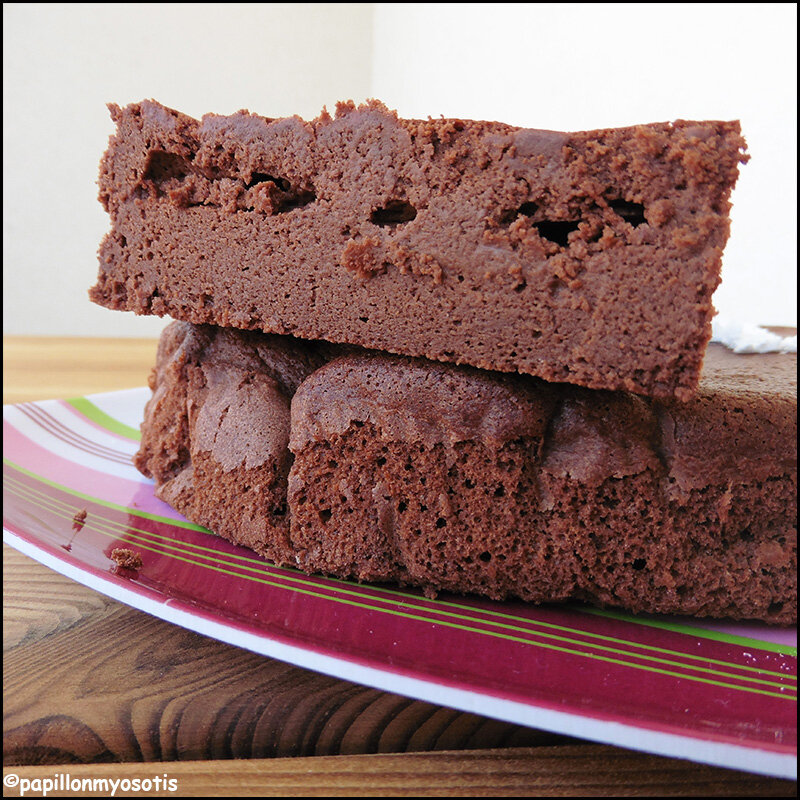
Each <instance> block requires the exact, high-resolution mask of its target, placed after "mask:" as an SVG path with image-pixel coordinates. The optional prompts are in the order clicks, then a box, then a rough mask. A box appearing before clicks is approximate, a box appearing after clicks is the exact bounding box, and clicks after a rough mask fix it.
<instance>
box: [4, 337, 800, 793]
mask: <svg viewBox="0 0 800 800" xmlns="http://www.w3.org/2000/svg"><path fill="white" fill-rule="evenodd" d="M155 348H156V344H155V342H154V341H152V340H131V339H104V340H93V339H51V338H41V339H37V338H23V337H12V338H6V339H4V348H3V349H4V368H3V379H4V380H3V401H4V402H6V403H8V402H21V401H24V400H37V399H46V398H53V397H69V396H76V395H81V394H86V393H90V392H99V391H110V390H116V389H126V388H131V387H135V386H142V385H144V384H145V383H146V381H147V376H148V374H149V371H150V368H151V366H152V364H153V362H154V359H155ZM3 647H4V653H5V658H4V675H3V704H4V721H3V756H4V764H5V765H6V767H5V768H4V775H6V776H8V775H9V774H12V773H13V774H15V775H17V776H19V777H22V778H29V779H30V778H34V777H39V778H48V777H52V776H53V775H54V774H59V773H69V775H70V777H71V778H72V779H74V778H78V777H83V776H89V777H95V778H101V777H108V778H116V779H122V778H126V777H128V778H133V777H139V778H147V777H150V778H153V777H155V776H158V777H159V778H161V779H162V780H163V779H164V778H163V776H165V775H166V776H168V777H169V778H174V779H176V780H177V781H178V789H177V791H176V792H172V791H169V792H167V794H168V795H171V796H193V795H198V794H204V795H215V796H226V795H238V794H242V795H261V796H266V795H271V796H281V795H283V796H293V795H315V794H316V795H343V796H348V795H349V796H388V795H392V796H401V795H422V796H503V795H506V796H509V795H512V796H513V795H522V796H584V797H586V796H614V795H628V796H630V795H634V796H636V795H638V796H657V795H662V796H720V797H722V796H754V797H755V796H760V797H767V796H786V797H789V796H794V795H796V793H797V784H796V783H795V782H793V781H785V780H777V779H771V778H763V777H759V776H756V775H749V774H746V773H741V772H736V771H733V770H726V769H719V768H714V767H706V766H702V765H698V764H692V763H690V762H686V761H680V760H676V759H669V758H661V757H657V756H650V755H646V754H642V753H636V752H633V751H628V750H623V749H620V748H615V747H608V746H604V745H599V744H595V743H591V742H584V741H580V740H576V739H569V738H567V737H564V736H558V735H555V734H551V733H547V732H544V731H538V730H533V729H529V728H523V727H521V726H518V725H513V724H510V723H504V722H498V721H496V720H491V719H488V718H485V717H480V716H476V715H474V714H467V713H462V712H458V711H453V710H450V709H447V708H443V707H440V706H436V705H433V704H431V703H425V702H421V701H416V700H409V699H407V698H404V697H401V696H399V695H394V694H390V693H387V692H381V691H377V690H375V689H368V688H365V687H363V686H358V685H355V684H352V683H347V682H345V681H340V680H336V679H334V678H329V677H326V676H323V675H318V674H316V673H313V672H309V671H307V670H303V669H299V668H297V667H293V666H290V665H287V664H284V663H282V662H279V661H276V660H272V659H269V658H266V657H263V656H259V655H255V654H253V653H250V652H248V651H245V650H241V649H239V648H236V647H232V646H230V645H226V644H222V643H221V642H218V641H215V640H213V639H207V638H205V637H203V636H200V635H198V634H195V633H192V632H189V631H186V630H183V629H181V628H178V627H175V626H173V625H170V624H168V623H166V622H162V621H161V620H159V619H156V618H154V617H151V616H148V615H147V614H144V613H142V612H140V611H136V610H134V609H131V608H129V607H127V606H125V605H122V604H121V603H118V602H116V601H114V600H110V599H108V598H106V597H105V596H103V595H100V594H98V593H96V592H94V591H92V590H90V589H87V588H85V587H83V586H81V585H79V584H77V583H74V582H72V581H70V580H69V579H67V578H64V577H62V576H60V575H58V574H56V573H54V572H52V571H51V570H49V569H47V568H45V567H42V566H40V565H39V564H37V563H36V562H34V561H32V560H31V559H29V558H27V557H25V556H23V555H21V554H19V553H17V552H16V551H14V550H12V549H11V548H8V547H5V546H4V549H3ZM119 762H125V763H119ZM10 765H23V766H10ZM37 765H39V766H37ZM41 765H46V766H41ZM53 765H58V766H53ZM15 791H16V790H14V789H13V788H12V789H6V790H5V791H4V794H7V795H9V796H13V795H14V792H15ZM121 794H123V792H121V791H118V792H117V795H118V796H119V795H121ZM48 795H49V796H58V793H57V792H49V793H48Z"/></svg>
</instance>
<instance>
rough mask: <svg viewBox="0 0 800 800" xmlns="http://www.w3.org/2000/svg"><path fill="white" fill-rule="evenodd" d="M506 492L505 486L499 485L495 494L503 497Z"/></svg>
mask: <svg viewBox="0 0 800 800" xmlns="http://www.w3.org/2000/svg"><path fill="white" fill-rule="evenodd" d="M505 493H506V490H505V487H504V486H498V487H497V488H496V489H495V490H494V496H495V497H503V496H504V495H505Z"/></svg>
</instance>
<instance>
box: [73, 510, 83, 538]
mask: <svg viewBox="0 0 800 800" xmlns="http://www.w3.org/2000/svg"><path fill="white" fill-rule="evenodd" d="M85 522H86V509H85V508H83V509H81V510H80V511H78V512H76V513H75V516H74V517H73V518H72V530H74V531H75V533H78V532H79V531H80V530H81V528H83V526H84V523H85Z"/></svg>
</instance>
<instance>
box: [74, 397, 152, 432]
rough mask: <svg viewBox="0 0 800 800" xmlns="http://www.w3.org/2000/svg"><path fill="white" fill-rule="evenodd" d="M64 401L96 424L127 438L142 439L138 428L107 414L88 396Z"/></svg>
mask: <svg viewBox="0 0 800 800" xmlns="http://www.w3.org/2000/svg"><path fill="white" fill-rule="evenodd" d="M64 402H66V403H68V404H69V405H71V406H72V407H73V408H74V409H75V410H76V411H78V412H79V413H81V414H83V416H84V417H86V418H87V419H90V420H91V421H92V422H94V423H95V425H99V426H100V427H101V428H105V429H106V430H107V431H111V432H112V433H116V434H118V435H119V436H124V437H125V438H126V439H132V440H133V441H134V442H141V441H142V434H141V432H140V431H139V430H137V429H136V428H131V426H130V425H126V424H125V423H124V422H120V421H119V420H118V419H114V417H112V416H110V415H109V414H106V412H105V411H103V409H102V408H98V407H97V406H96V405H95V404H94V403H93V402H92V401H91V400H89V399H87V398H86V397H72V398H70V399H68V400H65V401H64Z"/></svg>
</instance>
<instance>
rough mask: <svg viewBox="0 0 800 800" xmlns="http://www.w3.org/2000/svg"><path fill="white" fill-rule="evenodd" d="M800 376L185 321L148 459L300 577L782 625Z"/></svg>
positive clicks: (160, 379)
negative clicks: (584, 369)
mask: <svg viewBox="0 0 800 800" xmlns="http://www.w3.org/2000/svg"><path fill="white" fill-rule="evenodd" d="M325 358H328V359H332V360H329V361H327V363H324V364H323V363H322V362H323V360H324V359H325ZM796 367H797V358H796V355H794V354H792V355H789V354H772V355H735V354H733V353H731V352H730V351H727V350H726V349H725V348H723V347H721V346H719V345H711V346H710V348H709V351H708V357H707V360H706V366H705V370H704V374H703V379H702V381H701V385H700V389H699V391H698V393H697V395H696V397H695V398H694V399H693V400H691V401H690V402H688V403H681V402H677V401H654V400H649V399H645V398H642V397H638V396H636V395H633V394H629V393H621V392H608V391H591V390H587V389H583V388H580V387H575V386H570V385H553V384H548V383H545V382H543V381H540V380H537V379H534V378H529V377H526V376H511V375H503V374H500V373H491V372H487V371H481V370H475V369H472V368H469V367H457V366H453V365H446V364H439V363H434V362H430V361H425V360H422V359H410V358H404V357H399V356H391V355H385V354H377V353H364V352H349V353H346V354H344V355H339V356H338V357H337V354H336V353H335V352H330V351H329V352H328V353H327V354H325V355H322V354H320V353H319V352H318V350H317V348H316V346H315V345H303V344H300V343H298V342H292V341H291V340H285V339H281V338H278V337H270V336H262V335H259V334H252V333H249V334H248V333H241V332H233V331H226V330H220V329H217V328H213V327H210V326H205V327H201V328H195V327H194V326H191V325H186V324H183V323H174V324H173V325H172V326H171V327H170V328H168V329H167V332H165V334H164V342H163V343H162V347H161V349H160V353H159V363H158V366H157V369H156V371H155V372H154V382H153V385H154V389H155V394H154V399H153V401H151V403H150V404H149V406H148V409H147V412H146V419H145V423H144V426H143V440H142V450H141V451H140V453H139V455H138V457H137V465H138V466H139V468H140V469H141V470H142V471H143V472H144V473H145V474H148V475H153V476H154V477H155V479H156V484H157V491H158V493H159V495H160V496H161V497H162V498H164V499H165V500H167V501H168V502H170V503H172V504H173V505H174V506H175V507H176V508H177V509H178V510H180V511H181V512H183V513H184V514H186V516H188V517H189V518H190V519H192V520H193V521H195V522H198V523H200V524H203V525H207V526H209V527H211V528H212V529H213V530H214V531H215V532H217V533H218V534H220V535H221V536H224V537H225V538H228V539H231V540H233V541H236V542H239V543H243V544H247V545H248V546H250V547H252V548H253V549H255V550H256V551H257V552H259V553H261V554H262V555H265V556H266V557H268V558H271V559H274V560H277V561H279V562H280V563H283V564H293V565H295V566H297V567H299V568H300V569H302V570H304V571H307V572H322V573H327V574H331V575H336V576H339V577H343V578H348V577H353V578H357V579H360V580H370V581H397V582H401V583H405V584H410V585H414V586H419V587H422V588H423V589H425V590H426V591H427V592H429V593H435V592H437V591H442V590H446V591H452V592H463V593H467V592H468V593H477V594H481V595H485V596H488V597H491V598H496V599H503V598H510V597H518V598H522V599H524V600H528V601H532V602H550V601H563V600H573V599H578V600H585V601H588V602H592V603H597V604H601V605H608V606H615V607H620V608H624V609H628V610H630V611H635V612H658V613H671V614H692V615H697V616H716V617H733V618H740V619H760V620H764V621H767V622H771V623H779V624H789V623H792V622H795V621H796V618H797V596H796V590H797V528H796V524H797V523H796V520H797V439H796V435H797V416H796V413H797V382H796ZM295 389H296V390H295ZM290 398H291V400H290ZM287 446H288V449H287ZM289 451H291V455H290V454H289ZM290 464H291V468H290Z"/></svg>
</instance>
